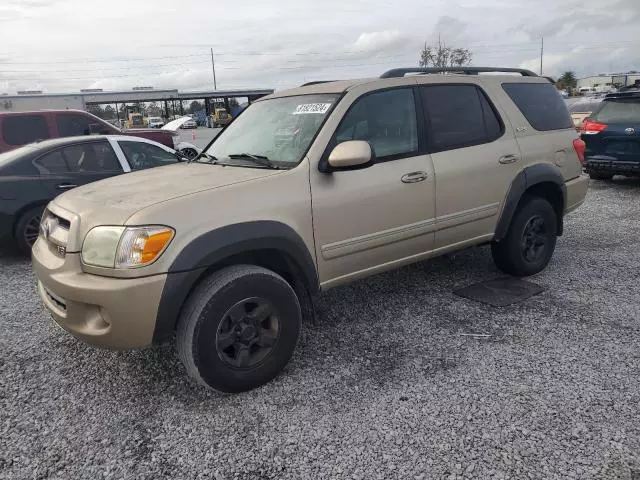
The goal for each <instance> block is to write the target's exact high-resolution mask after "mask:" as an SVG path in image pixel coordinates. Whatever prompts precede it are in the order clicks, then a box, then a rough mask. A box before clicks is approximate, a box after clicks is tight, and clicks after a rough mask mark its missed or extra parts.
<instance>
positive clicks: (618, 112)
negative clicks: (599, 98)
mask: <svg viewBox="0 0 640 480" xmlns="http://www.w3.org/2000/svg"><path fill="white" fill-rule="evenodd" d="M592 118H593V120H595V121H596V122H602V123H640V98H637V97H636V98H611V99H607V100H604V101H603V102H602V108H601V109H600V110H599V111H598V112H597V113H596V114H595V115H592Z"/></svg>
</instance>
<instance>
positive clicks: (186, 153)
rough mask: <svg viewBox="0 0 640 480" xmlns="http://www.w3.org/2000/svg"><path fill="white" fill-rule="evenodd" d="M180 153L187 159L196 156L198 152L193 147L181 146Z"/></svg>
mask: <svg viewBox="0 0 640 480" xmlns="http://www.w3.org/2000/svg"><path fill="white" fill-rule="evenodd" d="M180 153H181V154H182V155H184V156H185V157H186V158H189V159H191V158H196V157H197V156H198V152H197V150H195V149H194V148H183V149H182V150H180Z"/></svg>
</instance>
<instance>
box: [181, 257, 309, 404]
mask: <svg viewBox="0 0 640 480" xmlns="http://www.w3.org/2000/svg"><path fill="white" fill-rule="evenodd" d="M301 321H302V315H301V312H300V304H299V302H298V298H297V296H296V294H295V292H294V291H293V289H292V288H291V286H290V285H289V284H288V283H287V282H286V281H285V280H284V279H283V278H282V277H281V276H279V275H278V274H276V273H274V272H272V271H271V270H267V269H265V268H262V267H258V266H253V265H235V266H231V267H227V268H224V269H222V270H220V271H218V272H215V273H213V274H212V275H211V276H209V277H208V278H206V279H205V280H204V281H203V282H202V283H201V284H200V285H199V286H198V287H197V288H196V289H195V291H194V292H193V293H192V294H191V295H190V297H189V299H188V300H187V303H186V305H185V307H184V308H183V311H182V314H181V315H180V319H179V321H178V328H177V334H176V336H177V348H178V355H179V357H180V360H181V361H182V363H183V364H184V366H185V368H186V369H187V372H188V373H189V375H190V376H191V377H193V378H195V379H196V380H198V381H199V382H200V383H202V384H203V385H205V386H207V387H209V388H212V389H214V390H217V391H220V392H227V393H235V392H242V391H245V390H250V389H252V388H255V387H257V386H259V385H262V384H264V383H266V382H268V381H269V380H271V379H273V378H274V377H275V376H276V375H277V374H278V373H279V372H280V371H281V370H282V369H283V368H284V366H285V365H286V364H287V362H288V361H289V359H290V358H291V355H292V354H293V351H294V350H295V347H296V343H297V341H298V335H299V332H300V324H301Z"/></svg>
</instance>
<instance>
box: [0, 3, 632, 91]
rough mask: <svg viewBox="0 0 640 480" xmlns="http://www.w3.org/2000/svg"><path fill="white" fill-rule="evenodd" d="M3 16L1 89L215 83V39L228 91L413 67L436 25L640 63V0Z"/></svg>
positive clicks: (508, 62) (200, 6) (464, 41)
mask: <svg viewBox="0 0 640 480" xmlns="http://www.w3.org/2000/svg"><path fill="white" fill-rule="evenodd" d="M36 7H38V8H36ZM79 19H81V21H79ZM132 19H137V20H136V21H135V22H132ZM0 21H1V22H2V28H0V44H1V45H3V49H2V50H3V51H2V57H3V58H1V59H0V65H2V68H1V69H0V93H2V91H11V92H12V91H15V90H18V89H36V88H41V89H44V90H46V91H63V90H76V89H79V88H87V87H95V88H105V89H112V88H113V89H115V88H118V89H121V88H125V89H126V88H131V87H132V86H135V85H140V84H143V85H153V86H156V87H172V88H182V89H196V88H211V83H212V79H211V65H210V56H209V49H210V48H211V47H213V49H214V54H215V59H216V73H217V79H218V85H219V87H220V88H234V87H245V86H264V87H275V88H278V89H280V88H285V87H288V86H293V85H298V84H300V83H302V82H304V81H308V80H314V79H333V78H350V77H364V76H374V75H378V74H380V72H382V71H384V70H386V69H388V68H393V67H397V66H411V65H415V64H416V62H417V60H418V56H419V50H420V48H421V46H422V45H423V44H424V42H425V41H428V42H430V43H433V42H435V41H436V40H437V36H438V33H439V34H440V35H441V37H442V40H443V41H444V42H445V43H446V44H449V45H453V46H460V47H467V48H470V49H471V50H472V51H473V55H474V63H475V64H476V65H481V64H483V65H505V66H518V65H521V64H532V63H535V62H538V63H539V57H538V55H539V53H538V52H539V38H540V36H541V35H542V34H544V35H545V51H546V52H547V54H546V57H547V60H546V61H545V65H546V67H545V73H550V74H556V73H557V72H560V71H562V70H564V69H568V68H571V69H574V70H576V71H577V72H578V73H579V74H580V75H582V74H587V73H592V72H594V73H598V72H601V71H606V70H608V69H609V68H610V67H611V68H614V69H616V70H624V69H639V70H640V63H638V60H639V59H638V58H637V55H635V53H634V52H635V51H636V50H638V49H637V46H638V44H640V40H637V33H636V32H637V27H638V26H640V1H638V0H580V1H578V0H571V1H570V2H567V1H564V2H561V3H560V4H559V2H557V1H556V0H538V1H536V2H531V1H530V0H448V1H446V2H444V1H442V2H439V3H426V2H423V1H419V0H398V1H397V2H394V3H393V4H391V3H389V2H388V0H361V1H353V2H344V1H343V0H341V1H338V0H324V1H323V2H322V3H319V2H317V1H315V0H297V1H296V4H295V8H292V6H291V2H290V0H270V2H268V3H266V2H259V1H258V0H253V1H251V0H236V1H235V2H228V3H225V5H224V11H221V10H216V11H212V8H211V4H210V2H209V1H207V0H184V1H183V2H176V1H175V0H154V3H153V8H149V4H148V3H146V4H143V2H131V1H127V0H110V2H109V8H105V7H104V6H99V5H98V4H96V3H95V2H87V1H86V0H65V1H55V2H54V1H53V0H9V1H7V0H4V2H2V4H1V5H0ZM43 39H44V41H43ZM580 48H582V50H580Z"/></svg>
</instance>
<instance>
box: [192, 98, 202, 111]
mask: <svg viewBox="0 0 640 480" xmlns="http://www.w3.org/2000/svg"><path fill="white" fill-rule="evenodd" d="M203 108H204V106H203V105H202V104H201V103H200V102H198V101H197V100H194V101H192V102H191V103H190V104H189V113H196V112H199V111H200V110H202V109H203Z"/></svg>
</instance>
